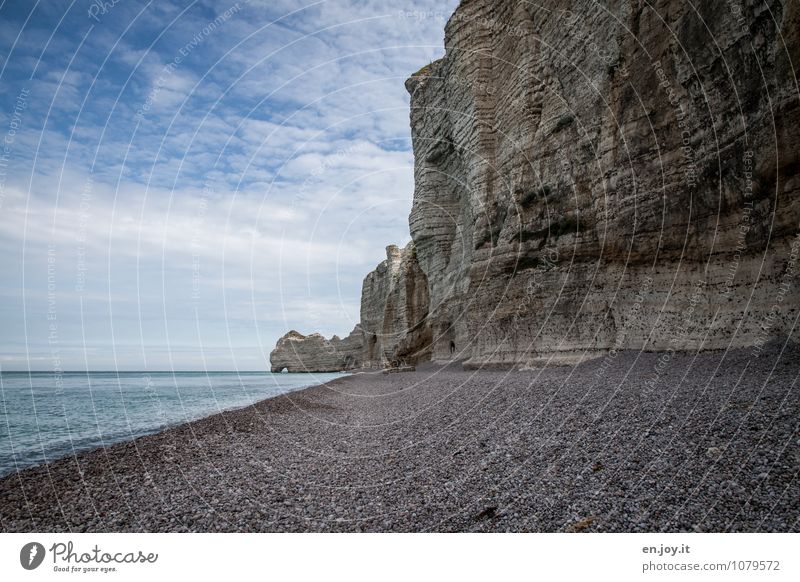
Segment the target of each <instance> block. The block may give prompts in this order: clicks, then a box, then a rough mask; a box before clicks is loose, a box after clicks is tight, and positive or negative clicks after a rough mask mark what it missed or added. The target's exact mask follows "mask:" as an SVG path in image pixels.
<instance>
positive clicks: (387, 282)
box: [270, 243, 431, 372]
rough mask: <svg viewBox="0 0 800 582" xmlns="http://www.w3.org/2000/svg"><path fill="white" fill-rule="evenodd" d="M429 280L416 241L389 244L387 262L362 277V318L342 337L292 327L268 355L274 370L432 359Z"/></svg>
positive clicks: (329, 368) (379, 365) (316, 369)
mask: <svg viewBox="0 0 800 582" xmlns="http://www.w3.org/2000/svg"><path fill="white" fill-rule="evenodd" d="M430 346H431V331H430V326H429V325H428V280H427V278H426V277H425V273H423V272H422V270H421V269H420V268H419V264H418V263H417V257H416V251H415V249H414V245H413V243H409V244H408V246H406V248H405V249H399V248H398V247H396V246H394V245H391V246H388V247H386V260H385V261H383V262H381V264H380V265H378V267H377V268H376V269H375V270H374V271H372V272H371V273H370V274H369V275H367V276H366V278H365V279H364V283H363V286H362V291H361V322H360V323H359V324H358V325H357V326H356V327H355V329H354V330H353V331H352V332H350V335H348V336H347V337H346V338H344V339H339V338H338V337H337V336H333V338H331V339H330V340H328V339H325V338H324V337H323V336H321V335H320V334H311V335H309V336H305V335H302V334H300V333H298V332H296V331H290V332H289V333H287V334H286V335H284V336H283V337H282V338H281V339H280V340H278V344H277V346H276V347H275V349H274V350H273V351H272V353H271V354H270V364H271V368H272V371H273V372H280V371H282V370H283V369H284V368H285V369H286V370H287V371H289V372H338V371H344V370H352V369H356V368H384V367H386V366H398V365H401V364H415V363H417V362H419V361H420V360H428V359H430Z"/></svg>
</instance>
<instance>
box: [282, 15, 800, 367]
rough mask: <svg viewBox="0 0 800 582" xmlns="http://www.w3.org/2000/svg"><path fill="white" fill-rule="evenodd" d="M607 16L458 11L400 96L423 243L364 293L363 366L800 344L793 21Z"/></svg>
mask: <svg viewBox="0 0 800 582" xmlns="http://www.w3.org/2000/svg"><path fill="white" fill-rule="evenodd" d="M604 4H605V6H600V5H598V4H597V3H596V2H594V0H569V1H567V0H553V1H552V2H548V3H547V7H546V8H545V7H544V6H543V5H540V4H537V3H529V2H520V1H518V0H491V1H490V0H463V1H462V2H461V5H460V6H459V8H458V9H457V10H456V12H455V14H454V15H453V17H452V18H451V19H450V21H449V22H448V24H447V28H446V38H445V42H446V55H445V57H444V58H443V59H441V60H439V61H437V62H435V63H432V64H431V65H430V66H428V67H425V69H423V70H422V71H420V72H419V73H417V74H416V75H414V76H413V77H412V78H410V79H409V80H408V81H407V83H406V87H407V89H408V90H409V92H410V93H411V130H412V137H413V145H414V155H415V192H414V204H413V209H412V212H411V216H410V228H411V235H412V238H413V241H414V243H413V247H409V248H407V249H405V250H404V251H403V252H400V251H396V250H393V251H390V253H389V254H390V255H391V256H389V257H388V258H387V261H386V262H384V263H382V264H381V266H379V267H378V269H376V271H374V272H373V273H371V274H370V275H369V276H368V277H367V279H366V280H365V284H364V293H363V296H362V306H361V329H359V328H357V329H356V330H355V331H354V334H357V335H356V337H352V335H353V334H351V337H352V339H351V338H348V341H351V343H350V344H348V346H350V347H351V348H352V349H353V350H354V352H355V353H356V355H355V356H353V361H355V362H356V363H357V364H359V365H370V364H375V363H380V362H384V361H387V360H392V359H396V358H398V357H399V356H400V355H401V354H402V355H405V356H408V357H409V359H411V360H415V359H424V358H427V357H431V358H433V359H435V360H449V359H459V360H462V361H464V363H465V365H466V366H485V365H489V366H491V365H497V366H528V365H537V364H540V363H542V362H545V361H547V362H573V361H578V360H580V359H582V358H583V357H585V356H587V355H588V356H592V355H601V354H603V353H608V352H609V351H610V350H616V349H642V348H643V349H647V350H673V349H675V350H695V349H725V348H728V347H741V346H756V349H758V346H760V345H762V344H763V343H765V342H766V341H767V340H768V339H770V338H772V337H775V336H780V335H786V334H791V335H793V336H794V337H795V338H797V335H798V332H797V331H796V330H795V329H796V328H795V326H794V324H795V321H796V319H797V317H798V311H797V309H798V305H800V293H799V292H798V285H800V281H798V273H799V272H800V265H798V261H799V260H800V257H799V255H800V237H798V231H799V230H800V196H798V189H799V188H800V176H799V175H798V174H799V173H800V101H799V100H798V99H799V98H800V93H798V86H797V84H796V81H795V79H796V74H797V71H796V70H793V68H792V62H794V63H795V64H796V63H800V15H799V14H798V10H799V8H798V3H797V2H787V3H784V2H780V1H778V0H767V1H764V0H741V1H740V0H736V1H735V2H730V3H724V4H720V3H716V2H712V1H711V0H703V1H701V2H696V3H688V2H677V1H674V0H655V1H653V2H649V3H644V2H640V1H637V0H625V1H623V0H612V1H610V2H607V3H604ZM390 248H391V247H390ZM312 337H313V336H312ZM284 340H286V338H283V339H282V340H281V342H283V343H284V344H287V345H288V341H287V342H284ZM317 341H318V340H316V339H315V340H313V342H317ZM341 341H345V340H341ZM359 341H360V344H359ZM281 342H279V349H277V350H276V352H280V353H281V354H283V353H285V349H281V345H282V344H281ZM313 342H311V343H309V344H308V345H309V346H311V345H312V343H313ZM348 349H350V348H348ZM311 351H313V350H311ZM315 353H316V352H315ZM273 355H275V352H273ZM309 357H310V358H311V359H312V360H313V358H314V357H316V356H309ZM275 368H276V366H275V360H273V369H275Z"/></svg>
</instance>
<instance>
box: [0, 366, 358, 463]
mask: <svg viewBox="0 0 800 582" xmlns="http://www.w3.org/2000/svg"><path fill="white" fill-rule="evenodd" d="M341 376H342V374H336V373H333V374H271V373H268V372H62V373H60V374H54V373H52V372H5V371H3V372H0V477H2V476H5V475H9V474H11V473H14V472H15V471H18V470H20V469H24V468H26V467H30V466H33V465H38V464H41V463H46V462H49V461H53V460H55V459H58V458H61V457H65V456H70V455H74V454H75V453H79V452H82V451H87V450H90V449H94V448H97V447H103V446H108V445H111V444H114V443H118V442H122V441H126V440H131V439H134V438H136V437H140V436H142V435H146V434H151V433H154V432H158V431H160V430H163V429H165V428H167V427H170V426H174V425H177V424H181V423H185V422H189V421H192V420H196V419H198V418H202V417H204V416H209V415H212V414H215V413H217V412H222V411H224V410H231V409H235V408H242V407H245V406H248V405H250V404H253V403H254V402H257V401H259V400H263V399H265V398H270V397H272V396H278V395H280V394H286V393H288V392H293V391H295V390H300V389H302V388H307V387H309V386H314V385H317V384H322V383H324V382H327V381H329V380H332V379H334V378H340V377H341Z"/></svg>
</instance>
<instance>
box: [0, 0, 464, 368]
mask: <svg viewBox="0 0 800 582" xmlns="http://www.w3.org/2000/svg"><path fill="white" fill-rule="evenodd" d="M457 3H458V2H457V0H445V1H441V0H438V1H434V0H419V1H413V2H411V1H409V2H404V1H403V0H401V1H400V2H385V1H371V0H325V1H317V2H305V1H302V0H296V1H290V0H268V1H257V0H251V1H249V2H248V1H245V0H239V2H236V1H235V0H234V1H229V0H223V1H220V2H217V1H211V0H195V1H190V0H187V1H167V0H157V1H151V2H142V1H136V0H105V1H101V0H93V1H83V0H81V1H78V0H73V1H67V0H48V1H38V2H34V1H32V0H24V1H23V0H16V1H4V0H0V251H2V252H0V272H2V277H0V294H2V301H0V370H3V371H11V370H43V371H60V370H240V371H244V370H263V369H265V368H267V366H268V358H269V352H270V351H271V350H272V349H273V347H274V345H275V342H276V340H277V339H278V338H279V337H280V336H281V335H283V334H284V333H285V332H286V331H288V330H290V329H295V330H298V331H300V332H303V333H311V332H315V331H316V332H320V333H323V334H325V335H326V336H327V337H330V336H331V335H333V334H338V335H340V336H343V335H346V334H347V333H348V332H349V331H350V330H351V329H352V328H353V326H354V325H355V324H356V323H357V322H358V319H359V302H360V292H361V282H362V280H363V278H364V276H365V275H366V274H367V273H368V272H369V271H371V270H372V269H373V268H375V266H376V265H377V264H378V263H379V262H380V261H381V260H383V259H384V258H385V247H386V245H389V244H399V245H404V244H405V243H407V242H408V241H409V240H410V239H409V234H408V213H409V211H410V208H411V199H412V194H413V156H412V153H411V142H410V130H409V121H408V119H409V118H408V116H409V111H408V107H409V99H408V94H407V92H406V90H405V88H404V81H405V79H406V78H407V77H408V76H410V75H411V74H412V73H413V72H415V71H416V70H418V69H419V68H421V67H422V66H424V65H426V64H428V63H429V62H431V61H432V60H435V59H437V58H439V57H440V56H441V55H442V54H443V52H444V49H443V36H444V25H445V22H446V19H447V18H448V17H449V15H450V14H451V13H452V11H453V10H454V9H455V7H456V5H457Z"/></svg>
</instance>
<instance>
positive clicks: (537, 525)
mask: <svg viewBox="0 0 800 582" xmlns="http://www.w3.org/2000/svg"><path fill="white" fill-rule="evenodd" d="M799 376H800V348H798V346H796V345H794V344H791V343H786V344H784V343H775V344H771V345H769V346H768V348H767V349H766V350H764V351H762V352H760V354H758V357H755V354H754V352H753V350H750V349H747V350H745V349H742V350H732V351H728V352H725V353H723V352H707V353H701V354H680V353H668V354H665V353H661V354H659V353H641V352H620V353H617V354H613V355H611V356H606V357H604V358H598V359H594V360H590V361H587V362H585V363H582V364H580V365H577V366H573V367H550V366H547V367H544V368H541V369H536V370H529V371H489V370H477V371H468V370H463V369H461V367H460V366H457V365H449V366H442V365H435V364H426V365H423V366H419V367H418V368H417V369H416V371H413V372H404V373H399V374H382V373H379V372H372V373H366V372H365V373H359V374H354V375H350V376H347V377H343V378H340V379H337V380H334V381H332V382H329V383H327V384H324V385H320V386H315V387H312V388H308V389H305V390H301V391H297V392H293V393H289V394H285V395H282V396H278V397H274V398H270V399H267V400H263V401H260V402H258V403H256V404H254V405H252V406H248V407H246V408H242V409H239V410H233V411H230V412H224V413H220V414H216V415H214V416H210V417H206V418H203V419H200V420H197V421H195V422H191V423H188V424H184V425H181V426H178V427H175V428H172V429H169V430H166V431H163V432H160V433H158V434H154V435H150V436H145V437H141V438H138V439H136V440H133V441H129V442H124V443H119V444H116V445H113V446H110V447H106V448H101V449H96V450H93V451H90V452H87V453H82V454H79V455H77V456H73V457H67V458H63V459H61V460H58V461H55V462H52V463H49V464H47V465H41V466H37V467H33V468H30V469H26V470H23V471H20V472H18V473H15V474H12V475H9V476H7V477H5V478H3V479H2V480H0V529H2V530H3V531H5V532H22V531H25V532H33V531H56V532H65V531H70V532H171V531H175V532H216V531H222V532H224V531H229V532H284V531H294V532H309V531H311V532H317V531H319V532H331V531H347V532H350V531H368V532H389V531H396V532H421V531H426V532H429V531H494V532H504V531H511V532H599V531H604V532H691V531H697V532H718V531H742V532H773V531H775V532H795V531H798V529H800V503H798V500H799V499H800V481H799V480H798V472H799V471H800V434H799V433H798V422H799V421H798V419H800V396H799V395H798V385H797V381H798V377H799Z"/></svg>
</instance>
